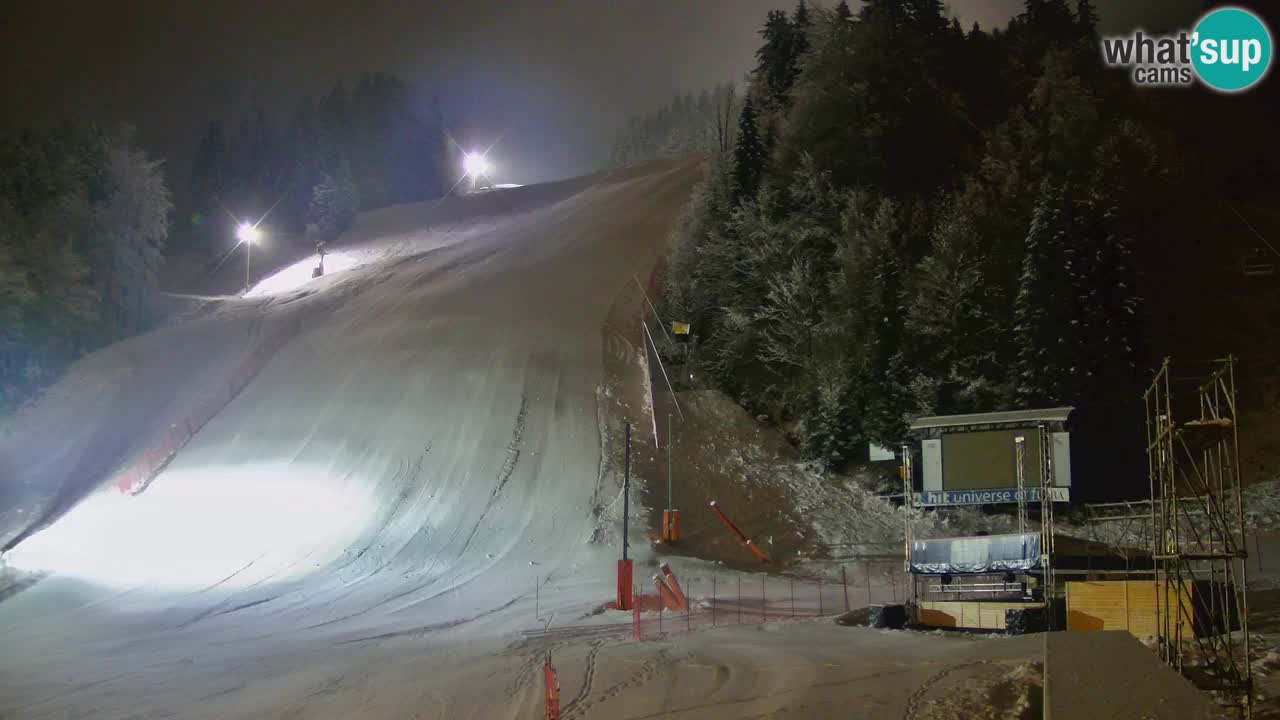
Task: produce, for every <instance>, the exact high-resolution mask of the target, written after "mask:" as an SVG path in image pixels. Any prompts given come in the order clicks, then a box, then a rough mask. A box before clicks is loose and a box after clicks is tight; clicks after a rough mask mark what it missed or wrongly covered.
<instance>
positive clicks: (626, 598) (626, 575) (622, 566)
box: [618, 560, 633, 610]
mask: <svg viewBox="0 0 1280 720" xmlns="http://www.w3.org/2000/svg"><path fill="white" fill-rule="evenodd" d="M631 587H632V585H631V561H630V560H619V561H618V609H619V610H630V609H631V605H632V602H633V599H632V597H631Z"/></svg>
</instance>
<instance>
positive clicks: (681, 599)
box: [658, 563, 689, 610]
mask: <svg viewBox="0 0 1280 720" xmlns="http://www.w3.org/2000/svg"><path fill="white" fill-rule="evenodd" d="M658 569H659V570H661V571H662V577H663V578H664V579H665V580H666V581H667V587H669V588H671V594H672V595H673V596H675V600H676V606H675V609H676V610H688V609H689V601H688V599H687V598H685V596H684V591H683V590H681V589H680V583H679V582H678V581H677V580H676V576H675V575H674V574H673V573H672V572H671V566H669V565H667V564H666V563H662V564H661V565H659V566H658Z"/></svg>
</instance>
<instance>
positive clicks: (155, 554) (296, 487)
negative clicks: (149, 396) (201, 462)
mask: <svg viewBox="0 0 1280 720" xmlns="http://www.w3.org/2000/svg"><path fill="white" fill-rule="evenodd" d="M300 470H301V472H300ZM372 512H373V511H372V506H371V499H370V498H369V496H368V494H367V492H365V491H364V490H363V489H361V488H359V487H356V486H354V485H353V484H352V483H347V482H343V481H341V480H338V479H336V478H334V477H332V476H328V475H327V474H326V473H324V472H323V471H319V470H318V469H317V472H308V471H307V470H306V469H305V468H297V467H294V466H291V465H283V466H282V465H256V466H250V467H243V466H241V467H228V466H220V467H212V468H202V469H200V470H195V469H189V470H178V471H170V472H167V473H165V474H164V476H162V477H161V478H159V479H158V480H157V482H156V483H155V484H154V485H152V486H151V487H150V488H149V489H147V491H146V492H143V493H141V494H139V495H136V496H125V495H120V494H118V493H117V492H115V491H114V490H110V491H106V492H101V493H97V494H95V495H91V496H90V497H88V498H85V500H84V501H83V502H81V503H80V504H79V505H77V506H76V507H74V508H72V509H71V511H70V512H68V513H67V514H66V515H64V516H63V517H62V518H60V519H59V520H58V521H57V522H55V523H54V524H53V525H51V526H49V527H48V528H45V529H44V530H41V531H40V532H38V533H36V534H35V535H32V536H31V537H29V538H27V539H26V540H25V541H23V542H22V543H21V544H20V545H18V546H17V547H16V548H14V549H13V550H11V551H9V552H8V553H6V554H5V557H4V560H5V562H6V563H7V564H9V565H10V566H12V567H14V568H17V569H21V570H27V571H35V572H41V571H42V572H53V573H57V574H63V575H66V576H68V577H73V578H78V579H81V580H87V581H90V582H93V583H96V584H99V585H104V586H109V587H138V586H144V587H148V588H151V589H153V590H160V591H164V590H171V591H174V590H190V589H193V588H201V587H208V586H210V585H213V584H215V583H219V582H222V584H223V585H224V586H227V585H229V586H232V587H243V586H246V585H250V584H254V583H261V582H271V581H279V580H284V579H288V578H291V577H296V576H298V575H301V574H304V573H306V572H307V571H312V570H315V569H317V568H319V567H322V566H323V565H325V564H326V563H328V562H331V561H333V560H334V559H336V558H337V557H339V556H341V554H342V552H343V550H344V549H345V548H346V547H347V545H348V544H349V543H350V542H352V541H353V540H354V539H355V537H356V536H357V535H358V534H359V533H360V532H361V530H363V528H364V527H365V525H366V524H367V523H368V522H369V518H370V516H371V515H372Z"/></svg>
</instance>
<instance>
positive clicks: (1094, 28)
mask: <svg viewBox="0 0 1280 720" xmlns="http://www.w3.org/2000/svg"><path fill="white" fill-rule="evenodd" d="M1076 25H1077V26H1078V27H1079V28H1080V36H1081V37H1084V38H1096V37H1097V36H1098V11H1097V10H1096V9H1095V8H1094V6H1093V0H1077V2H1076Z"/></svg>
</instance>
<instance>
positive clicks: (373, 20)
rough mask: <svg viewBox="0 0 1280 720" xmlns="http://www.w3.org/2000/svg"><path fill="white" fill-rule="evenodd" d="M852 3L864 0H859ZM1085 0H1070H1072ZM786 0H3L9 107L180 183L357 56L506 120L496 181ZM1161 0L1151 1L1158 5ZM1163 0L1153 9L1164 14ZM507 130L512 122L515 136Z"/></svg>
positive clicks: (1130, 11)
mask: <svg viewBox="0 0 1280 720" xmlns="http://www.w3.org/2000/svg"><path fill="white" fill-rule="evenodd" d="M851 4H853V5H855V7H856V3H851ZM1022 4H1023V3H1022V0H953V2H951V3H949V7H950V8H951V9H952V11H953V13H954V14H956V15H958V16H959V17H960V19H961V21H962V23H963V25H964V27H965V28H966V29H967V28H968V27H969V26H970V25H971V24H972V23H973V22H974V21H977V22H979V23H981V24H982V25H983V27H991V26H993V25H1003V24H1004V23H1005V22H1006V21H1007V20H1008V18H1009V17H1010V16H1011V15H1013V14H1014V13H1016V12H1018V11H1020V10H1021V8H1022ZM1072 4H1073V5H1074V2H1073V3H1072ZM1096 4H1097V5H1098V6H1099V8H1100V10H1101V13H1102V20H1103V26H1104V30H1106V29H1109V28H1110V29H1117V30H1124V31H1128V30H1131V29H1132V28H1133V27H1135V25H1142V26H1144V27H1146V28H1147V29H1149V30H1157V29H1161V26H1165V27H1168V26H1171V25H1186V24H1189V23H1190V22H1191V21H1192V20H1193V19H1194V18H1195V17H1196V16H1198V15H1199V11H1200V8H1201V7H1202V2H1201V0H1164V1H1161V2H1154V1H1153V2H1140V1H1136V0H1110V1H1109V0H1097V2H1096ZM793 5H794V2H792V1H791V0H786V1H785V2H781V3H780V2H779V1H778V0H696V1H695V0H683V1H679V2H677V1H675V0H671V1H666V0H537V1H531V2H519V1H518V0H508V1H506V2H495V1H492V0H465V1H460V2H453V1H447V2H444V1H437V2H429V1H428V2H405V1H404V0H361V1H360V2H351V0H270V1H268V2H261V1H257V2H245V1H241V0H231V1H228V0H222V1H220V2H196V1H195V0H180V1H179V2H173V1H172V0H164V1H163V2H145V1H143V0H34V1H30V2H28V1H26V0H6V2H5V3H4V8H3V9H2V10H0V67H3V68H4V73H3V79H4V88H3V94H2V95H0V122H3V123H4V124H5V125H6V126H10V127H12V126H29V125H38V124H40V123H44V122H48V121H51V120H54V119H58V118H63V117H70V118H75V119H79V120H86V121H88V120H92V121H97V122H99V123H102V124H107V125H111V124H115V123H119V122H128V123H131V124H133V125H135V126H137V128H138V131H139V139H140V140H141V141H142V143H143V144H144V145H145V146H146V147H147V148H148V149H149V150H151V151H152V152H154V153H156V154H157V155H160V156H163V157H166V158H168V162H169V166H170V174H171V176H172V179H171V185H172V186H173V187H174V188H175V190H179V191H181V190H182V189H183V188H185V186H186V181H187V168H188V166H189V162H190V155H191V153H192V150H193V149H194V147H195V143H196V141H197V139H198V138H199V135H200V134H201V132H202V131H203V129H204V127H205V126H206V124H207V123H208V122H209V121H210V120H213V119H218V120H221V121H223V122H224V124H226V125H227V126H229V127H233V128H234V127H235V126H236V125H237V124H238V123H239V121H240V120H241V119H242V118H243V117H245V116H246V115H248V114H249V113H250V112H251V111H252V109H253V108H255V107H262V108H265V109H266V110H268V111H269V112H271V113H273V114H274V116H275V117H276V118H277V121H280V120H282V119H283V113H284V112H287V111H289V110H290V109H292V108H293V107H294V106H295V105H296V103H297V102H298V100H299V98H301V97H302V96H304V95H319V94H322V93H324V92H326V91H327V90H328V89H329V88H331V87H332V86H333V84H334V82H335V81H337V80H338V79H344V80H345V81H346V82H347V86H348V88H350V87H352V86H353V84H354V80H355V78H356V76H357V75H358V73H360V72H361V71H365V70H368V71H373V70H385V71H390V72H394V73H397V74H399V75H400V76H401V77H402V78H403V79H405V80H407V81H409V82H411V83H413V84H414V85H415V87H416V88H417V89H418V90H419V91H420V92H421V93H422V96H423V97H422V98H421V99H422V104H423V106H424V107H426V106H427V104H428V102H429V99H430V96H431V95H432V94H435V95H439V96H440V98H441V100H442V101H443V103H444V107H445V112H446V120H447V123H448V125H449V127H450V129H451V130H452V131H453V133H454V135H455V136H457V137H458V139H459V140H460V141H461V142H462V144H463V145H467V146H477V147H479V146H483V145H487V144H489V143H491V142H493V141H495V140H497V139H498V137H499V136H502V140H501V143H500V145H499V146H498V148H497V149H496V150H495V151H494V154H493V160H494V162H495V164H496V165H497V173H496V174H495V179H497V180H498V181H499V182H522V183H524V182H536V181H542V180H550V179H555V178H561V177H566V176H570V175H575V174H579V173H582V172H586V171H589V170H592V169H595V167H596V166H597V165H598V163H599V161H600V160H601V159H602V158H603V157H604V155H605V153H607V150H608V148H609V146H610V144H611V143H612V140H613V138H614V136H615V134H616V133H617V131H618V130H619V129H620V127H621V126H622V125H623V123H624V122H625V119H626V117H627V116H628V115H630V114H632V113H635V112H641V111H650V110H653V109H656V108H657V106H659V105H660V104H662V103H664V102H665V101H667V100H668V99H669V98H670V97H671V96H672V94H673V93H675V92H677V91H680V92H685V91H695V92H696V91H698V90H700V89H702V88H706V87H709V86H711V85H713V84H715V83H716V82H723V81H727V80H730V79H741V78H742V77H743V76H744V74H745V73H746V72H747V71H748V70H749V69H750V68H751V66H752V64H753V53H754V51H755V49H756V48H757V47H758V46H759V35H758V31H759V28H760V26H761V25H762V23H763V20H764V16H765V13H766V12H767V11H768V10H769V9H772V8H775V7H779V6H781V7H783V8H785V9H788V10H790V9H791V8H792V6H793ZM1153 8H1158V10H1153ZM1157 12H1158V14H1159V17H1157V16H1156V14H1155V13H1157ZM504 131H505V135H504Z"/></svg>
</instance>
